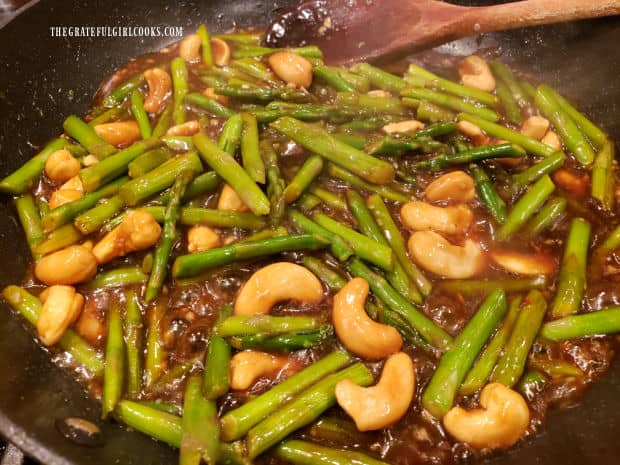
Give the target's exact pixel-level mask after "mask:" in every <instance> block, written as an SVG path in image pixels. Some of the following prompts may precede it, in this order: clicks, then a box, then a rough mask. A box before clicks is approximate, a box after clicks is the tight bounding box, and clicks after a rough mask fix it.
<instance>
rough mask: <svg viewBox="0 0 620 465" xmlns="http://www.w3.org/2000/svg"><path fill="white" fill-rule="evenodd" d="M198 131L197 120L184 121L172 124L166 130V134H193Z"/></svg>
mask: <svg viewBox="0 0 620 465" xmlns="http://www.w3.org/2000/svg"><path fill="white" fill-rule="evenodd" d="M198 131H200V124H199V123H198V121H197V120H192V121H186V122H185V123H182V124H177V125H176V126H172V127H171V128H170V129H168V130H167V131H166V135H167V136H193V135H194V134H196V133H197V132H198Z"/></svg>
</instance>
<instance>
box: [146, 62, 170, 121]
mask: <svg viewBox="0 0 620 465" xmlns="http://www.w3.org/2000/svg"><path fill="white" fill-rule="evenodd" d="M144 79H146V83H147V84H148V86H149V95H148V97H147V98H145V99H144V109H145V110H146V111H148V112H149V113H158V112H159V110H161V108H162V107H163V106H164V101H165V100H166V97H167V96H168V93H169V92H170V89H171V88H172V79H171V78H170V75H169V74H168V73H167V72H166V71H164V70H163V69H161V68H151V69H147V70H146V71H145V72H144Z"/></svg>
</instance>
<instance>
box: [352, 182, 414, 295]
mask: <svg viewBox="0 0 620 465" xmlns="http://www.w3.org/2000/svg"><path fill="white" fill-rule="evenodd" d="M347 199H348V201H349V205H350V207H351V213H353V216H354V217H355V219H356V221H357V224H358V225H359V227H360V229H361V231H362V232H363V233H364V234H365V235H366V236H368V237H369V238H370V239H372V240H373V241H376V242H377V243H379V244H382V245H385V246H387V247H389V246H390V244H389V242H388V241H387V239H386V238H385V237H384V236H383V232H382V231H381V229H380V228H379V226H378V225H377V223H376V222H375V220H374V218H373V217H372V214H371V213H370V211H369V210H368V208H367V207H366V204H365V203H364V199H363V198H362V196H361V195H359V194H358V193H357V192H355V191H348V192H347ZM386 277H387V279H388V281H389V282H390V284H392V286H394V288H395V289H396V290H397V291H398V292H400V293H401V294H402V295H403V297H405V298H406V299H407V300H410V301H412V302H415V303H418V304H421V303H422V301H423V300H424V299H423V297H422V295H421V294H420V292H419V291H418V289H417V287H416V285H415V283H413V282H412V281H410V279H409V275H408V274H407V273H406V272H405V270H404V269H403V267H402V265H401V264H400V262H399V261H398V260H394V269H393V270H392V271H389V272H387V273H386Z"/></svg>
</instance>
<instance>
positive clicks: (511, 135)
mask: <svg viewBox="0 0 620 465" xmlns="http://www.w3.org/2000/svg"><path fill="white" fill-rule="evenodd" d="M457 118H458V120H459V121H469V122H470V123H473V124H475V125H476V126H478V127H479V128H480V129H482V130H483V131H484V132H486V133H487V134H488V135H490V136H492V137H496V138H498V139H503V140H507V141H508V142H511V143H513V144H516V145H518V146H519V147H523V148H524V149H525V151H526V152H528V153H531V154H532V155H537V156H539V157H548V156H550V155H553V154H554V153H555V150H554V149H553V148H551V147H549V146H548V145H547V144H544V143H542V142H540V141H538V140H536V139H533V138H531V137H528V136H525V135H523V134H521V133H520V132H518V131H514V130H512V129H510V128H507V127H505V126H502V125H501V124H496V123H492V122H490V121H487V120H485V119H483V118H479V117H477V116H474V115H470V114H468V113H459V114H458V115H457Z"/></svg>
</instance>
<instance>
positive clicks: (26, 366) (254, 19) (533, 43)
mask: <svg viewBox="0 0 620 465" xmlns="http://www.w3.org/2000/svg"><path fill="white" fill-rule="evenodd" d="M166 3H167V2H164V1H160V0H158V1H151V0H134V1H132V2H125V1H120V0H106V1H105V2H104V1H94V0H93V1H83V2H69V1H60V0H58V1H41V2H39V3H38V4H36V5H34V6H33V7H31V8H30V9H29V10H27V11H26V12H24V13H23V14H22V15H21V16H19V17H18V18H17V19H16V20H14V21H13V22H12V23H10V24H8V25H7V26H6V27H4V28H3V29H1V30H0V115H1V118H2V123H1V124H0V176H4V175H6V174H7V173H9V172H10V171H12V170H14V169H15V168H17V167H18V166H19V165H21V164H22V163H23V162H24V161H26V160H27V159H28V158H29V157H31V156H32V155H33V154H34V153H35V148H33V147H39V146H40V145H42V144H43V143H45V142H46V141H47V140H48V139H50V138H52V137H54V136H55V135H56V134H58V132H59V131H60V128H61V127H62V121H63V119H64V118H65V117H66V116H67V115H69V114H71V113H76V114H79V115H81V114H84V113H85V111H86V110H87V109H88V106H89V104H90V101H91V98H92V96H93V95H94V93H95V91H96V89H97V87H98V85H99V82H100V81H102V80H103V78H104V77H105V76H107V75H108V74H109V73H111V72H112V71H113V70H114V69H115V67H117V66H121V65H123V64H124V63H125V62H126V61H127V60H128V59H129V58H131V57H132V56H135V55H138V54H140V53H145V52H148V51H154V50H156V49H158V48H160V47H162V46H164V45H166V44H167V43H169V42H171V41H173V40H174V39H170V38H165V37H161V38H126V39H123V38H93V39H87V38H80V39H73V38H64V39H63V38H52V37H50V32H49V27H50V26H52V25H107V26H117V25H118V26H133V25H144V26H147V25H161V26H165V25H168V26H183V27H184V28H185V33H190V32H191V31H192V30H193V29H194V28H195V27H197V25H198V24H199V23H201V22H206V23H208V25H209V27H210V28H211V29H213V30H224V29H227V28H229V27H231V26H233V25H235V24H236V25H237V26H241V27H243V26H249V25H256V24H264V23H266V22H267V20H268V15H269V12H270V11H271V10H272V9H273V7H274V5H275V4H278V5H282V4H284V3H286V2H282V1H280V2H275V3H274V2H267V1H265V2H263V1H260V0H243V1H231V0H228V1H222V0H215V1H208V2H193V1H182V2H170V4H169V5H166ZM462 3H466V2H462ZM235 22H236V23H235ZM493 41H497V42H499V43H500V44H501V46H502V50H503V52H504V54H503V59H504V60H505V61H507V62H508V63H512V64H516V65H517V66H518V67H519V68H520V69H529V70H531V72H532V74H533V75H536V76H540V78H541V79H542V80H544V81H546V82H549V83H550V84H551V85H553V86H556V87H557V88H558V89H559V90H560V91H561V92H563V93H565V94H566V95H567V96H569V97H572V98H574V99H575V100H576V101H577V103H579V104H580V106H581V108H582V109H583V110H584V111H585V112H586V113H588V114H589V115H590V116H591V117H592V118H593V120H594V121H596V122H598V123H601V124H603V125H604V126H605V127H606V128H607V129H608V130H609V132H610V134H611V135H612V136H613V137H614V139H616V140H620V118H619V117H620V80H619V79H618V77H617V73H618V71H620V48H618V46H617V44H618V43H620V19H618V18H616V19H603V20H597V21H592V22H581V23H574V24H562V25H557V26H554V27H547V28H534V29H529V30H522V31H515V32H511V33H506V34H498V35H494V36H492V37H491V38H490V40H489V39H488V38H487V39H485V40H484V41H483V42H482V45H483V46H485V44H492V43H493ZM471 43H472V41H465V42H460V43H459V44H456V45H455V46H454V47H448V48H445V47H444V49H443V50H447V49H450V48H452V49H454V50H455V51H458V50H462V49H463V46H464V44H465V45H468V44H469V45H471ZM27 256H28V252H27V248H26V245H25V240H24V239H23V237H22V233H21V231H20V228H19V225H18V223H17V220H16V218H15V215H14V212H13V209H12V207H11V205H10V202H9V201H8V199H7V198H3V199H2V200H1V202H0V257H1V260H2V263H3V264H4V266H2V267H0V286H5V285H6V284H9V283H19V282H20V281H21V279H22V276H23V274H24V271H25V266H26V257H27ZM0 306H1V307H2V309H0V380H1V381H0V434H2V435H4V436H5V437H7V438H9V439H10V440H11V441H12V442H14V443H15V444H16V445H18V446H20V447H21V448H22V449H24V450H25V451H26V452H27V453H28V454H29V455H32V456H33V457H35V458H36V459H38V460H39V461H41V462H42V463H45V464H46V465H61V464H62V465H64V464H84V465H99V464H101V465H103V464H113V463H123V464H128V465H129V464H145V465H147V464H148V465H156V464H162V465H163V464H173V463H176V462H177V453H176V451H173V450H172V449H170V448H169V447H167V446H165V445H163V444H159V443H157V442H154V441H152V440H150V439H149V438H147V437H146V436H144V435H142V434H140V433H136V432H127V431H126V430H124V429H123V428H121V427H120V426H119V425H116V424H112V423H100V425H101V426H102V429H103V432H104V435H105V438H106V444H105V446H103V447H100V448H93V449H89V448H85V447H80V446H77V445H74V444H73V443H70V442H69V441H67V440H66V439H64V438H62V437H61V436H60V435H59V433H58V432H57V431H56V429H55V427H54V421H55V420H56V419H59V418H65V417H67V416H80V417H84V418H87V419H90V420H92V421H95V422H98V420H97V419H98V416H99V411H100V410H99V405H98V403H97V402H95V401H93V400H92V399H90V398H89V397H88V396H87V395H86V393H85V392H84V390H83V388H82V387H81V386H80V385H79V384H78V383H77V382H76V381H74V380H72V379H71V378H70V377H69V375H67V374H66V373H65V372H63V370H61V369H60V368H58V367H56V366H54V365H53V364H52V363H51V361H50V360H49V357H48V355H47V354H46V353H45V352H44V351H43V350H41V349H40V348H39V347H38V345H37V344H36V342H35V341H34V339H33V334H32V333H30V332H27V331H26V330H25V329H24V328H25V326H24V323H23V322H22V321H21V320H19V319H17V318H15V317H14V316H12V315H11V314H10V312H9V311H8V308H7V306H6V305H5V304H4V303H2V304H0ZM545 431H546V432H545V433H544V434H543V435H541V436H539V437H538V438H536V439H534V440H532V441H528V442H526V443H525V444H524V445H523V446H521V447H519V448H517V449H515V450H513V451H511V452H510V453H508V454H504V455H502V456H500V457H498V458H497V459H495V460H492V461H491V463H494V464H515V465H516V464H523V463H528V464H544V465H547V464H548V465H552V464H554V465H555V464H562V465H589V464H592V465H594V464H596V465H607V464H610V465H611V464H617V463H618V461H619V459H620V441H618V438H617V432H618V431H620V363H615V364H614V366H613V368H612V370H611V371H610V372H609V374H608V375H607V376H606V377H605V378H604V379H603V380H602V381H601V382H599V383H598V384H596V385H595V386H593V387H592V388H591V389H590V390H589V391H588V392H587V394H586V396H585V399H584V401H583V403H582V404H581V405H580V406H578V407H576V408H572V409H568V410H561V411H560V410H557V409H556V410H554V411H552V413H551V414H550V417H549V418H548V420H547V425H546V428H545Z"/></svg>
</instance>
